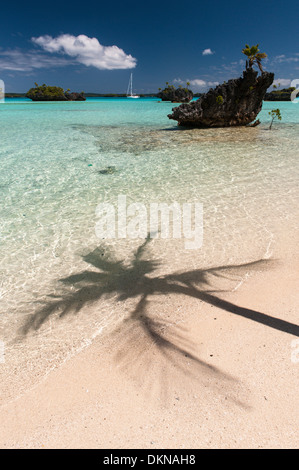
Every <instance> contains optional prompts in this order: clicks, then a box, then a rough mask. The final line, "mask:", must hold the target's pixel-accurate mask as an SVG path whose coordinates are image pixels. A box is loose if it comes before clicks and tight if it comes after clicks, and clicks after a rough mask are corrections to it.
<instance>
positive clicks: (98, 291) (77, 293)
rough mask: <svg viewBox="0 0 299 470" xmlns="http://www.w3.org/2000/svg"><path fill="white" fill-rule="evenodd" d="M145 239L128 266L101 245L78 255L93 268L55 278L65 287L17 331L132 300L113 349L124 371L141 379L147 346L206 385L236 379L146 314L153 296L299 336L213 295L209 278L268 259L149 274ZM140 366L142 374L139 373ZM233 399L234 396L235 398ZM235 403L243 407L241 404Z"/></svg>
mask: <svg viewBox="0 0 299 470" xmlns="http://www.w3.org/2000/svg"><path fill="white" fill-rule="evenodd" d="M149 242H150V238H149V236H148V237H147V239H146V240H145V242H144V243H143V244H142V245H141V246H139V248H138V249H137V251H136V252H135V253H134V256H133V259H132V261H131V263H130V264H129V265H128V264H126V263H125V262H124V261H117V260H114V259H113V257H112V256H109V255H107V254H106V250H105V248H104V247H102V248H101V247H98V248H96V249H95V250H94V251H92V252H91V253H89V254H87V255H85V256H83V259H84V261H85V262H86V263H88V264H89V265H90V266H92V267H93V268H95V269H96V270H85V271H82V272H80V273H78V274H74V275H71V276H69V277H67V278H64V279H60V282H62V284H63V285H64V286H65V292H63V293H62V294H61V295H60V296H54V295H52V296H50V297H49V299H48V301H46V302H45V304H44V305H43V306H42V307H41V308H40V309H39V310H38V311H37V312H36V313H34V314H33V315H32V316H31V317H30V318H29V319H28V320H27V321H26V323H25V324H24V325H23V327H22V329H21V334H22V335H27V334H29V333H30V331H34V330H38V329H39V328H40V327H41V326H42V325H43V324H44V323H45V322H46V321H47V320H48V319H49V318H50V317H51V316H54V315H57V314H59V317H60V318H62V317H64V316H66V315H70V314H76V313H78V312H80V310H81V309H82V308H83V307H84V306H85V305H87V304H90V303H93V302H97V301H99V300H100V299H102V298H109V297H115V296H116V299H117V301H125V300H127V299H137V302H136V305H135V308H133V309H132V311H131V312H130V313H129V314H128V317H127V318H126V320H125V322H124V323H123V324H122V326H121V334H119V335H118V338H119V340H118V343H117V349H118V352H116V360H117V361H118V363H119V364H121V365H122V366H123V367H124V368H125V369H126V370H129V369H130V368H131V369H132V367H134V368H135V376H136V377H137V376H138V375H139V376H140V375H143V377H146V375H147V374H146V369H147V368H148V370H149V369H150V368H151V363H150V362H148V363H147V362H146V360H143V361H142V363H141V362H140V358H141V357H142V356H144V355H145V354H146V351H147V350H148V349H149V348H152V347H154V348H155V349H156V350H157V351H158V352H159V355H160V357H162V358H163V360H164V363H166V362H168V363H172V364H173V363H174V362H175V366H176V368H177V369H180V370H181V372H182V373H184V374H187V373H188V374H191V373H192V372H191V370H190V368H189V370H187V368H186V362H188V363H189V364H190V363H192V364H193V366H194V367H193V369H192V370H193V371H194V370H196V368H197V370H199V371H200V372H201V374H202V375H205V376H206V377H207V380H208V382H209V385H211V380H210V379H211V376H212V377H213V378H214V379H215V378H216V377H217V378H218V379H222V380H224V381H235V379H233V378H232V377H230V376H228V375H227V374H225V373H223V372H222V371H220V370H219V369H218V368H216V367H214V366H212V365H210V364H208V363H206V362H204V361H203V360H201V359H200V358H199V357H198V354H197V353H196V352H195V345H194V344H190V341H188V340H187V338H186V332H185V331H184V329H183V328H182V327H181V326H179V325H178V324H175V325H174V323H171V322H169V321H168V320H166V319H164V318H162V317H158V316H157V315H156V316H154V315H153V314H152V313H148V310H149V309H148V306H149V304H150V303H151V302H153V298H155V296H159V295H167V294H168V295H169V294H181V295H184V296H188V297H192V298H195V299H199V300H201V301H202V302H205V303H206V304H208V305H212V306H216V307H218V308H220V309H222V310H224V311H226V312H230V313H233V314H235V315H239V316H242V317H245V318H247V319H249V320H251V321H255V322H258V323H261V324H263V325H266V326H268V327H270V328H274V329H276V330H280V331H282V332H285V333H290V334H292V335H296V336H299V326H298V325H295V324H293V323H289V322H287V321H284V320H281V319H279V318H275V317H272V316H270V315H267V314H264V313H261V312H258V311H255V310H251V309H247V308H245V307H240V306H238V305H235V304H233V303H231V302H229V301H226V300H224V299H222V298H220V297H219V295H217V293H218V292H224V290H223V289H221V290H218V291H217V290H216V289H215V288H214V282H212V280H213V279H217V278H226V279H227V278H229V275H230V274H231V273H232V272H234V273H237V274H238V275H239V274H242V273H245V272H247V271H248V270H249V269H250V270H252V269H256V268H257V269H261V268H262V267H263V266H264V265H267V266H268V265H269V264H270V263H271V260H258V261H255V262H251V263H246V264H242V265H226V266H218V267H213V268H209V269H203V270H201V269H196V270H191V271H187V272H183V273H173V274H169V275H165V276H154V274H153V273H154V271H155V270H156V269H157V268H158V266H159V263H158V261H156V260H151V259H144V256H145V253H146V249H147V245H148V243H149ZM70 287H71V289H70ZM74 289H75V290H74ZM136 345H137V346H136ZM138 345H139V346H138ZM136 348H137V349H136ZM136 351H137V353H136ZM136 354H137V356H138V357H136ZM141 368H142V372H143V374H141ZM160 373H161V374H163V382H164V383H165V381H166V375H165V368H164V369H163V370H162V369H161V370H160ZM203 373H204V374H203ZM209 377H210V379H209ZM218 379H217V380H216V379H215V380H214V381H213V383H214V384H218ZM142 380H143V379H142ZM161 383H162V380H161ZM215 386H216V387H217V388H218V389H220V388H221V387H220V385H219V384H218V385H215ZM234 401H235V402H237V401H238V400H237V399H234ZM239 405H240V406H242V404H241V403H239Z"/></svg>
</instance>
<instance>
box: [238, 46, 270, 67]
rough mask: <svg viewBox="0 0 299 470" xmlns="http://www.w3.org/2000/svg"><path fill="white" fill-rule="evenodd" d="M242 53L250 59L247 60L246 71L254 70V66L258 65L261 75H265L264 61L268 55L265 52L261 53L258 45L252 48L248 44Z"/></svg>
mask: <svg viewBox="0 0 299 470" xmlns="http://www.w3.org/2000/svg"><path fill="white" fill-rule="evenodd" d="M242 52H243V54H245V55H246V57H248V60H246V69H248V68H252V67H253V65H255V64H256V65H257V66H258V68H259V69H260V71H261V73H263V67H262V59H265V58H266V57H267V54H266V53H265V52H260V51H259V45H258V44H257V45H256V46H251V47H250V46H249V45H248V44H246V45H245V47H244V49H242Z"/></svg>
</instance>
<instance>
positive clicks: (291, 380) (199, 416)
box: [0, 253, 299, 449]
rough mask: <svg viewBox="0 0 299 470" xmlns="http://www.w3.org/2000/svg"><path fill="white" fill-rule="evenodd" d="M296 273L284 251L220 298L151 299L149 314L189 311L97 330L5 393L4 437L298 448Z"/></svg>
mask: <svg viewBox="0 0 299 470" xmlns="http://www.w3.org/2000/svg"><path fill="white" fill-rule="evenodd" d="M297 280H298V259H297V258H296V257H294V255H293V254H292V253H288V254H287V255H286V258H285V260H284V261H283V262H282V261H275V262H273V264H271V265H270V267H269V266H268V267H266V268H263V269H260V268H257V269H256V270H255V272H253V273H251V275H250V276H249V278H248V279H247V280H246V282H244V283H243V284H241V285H240V286H239V287H238V289H237V290H235V291H234V292H227V293H225V294H221V295H219V298H221V299H223V300H225V301H227V302H229V304H226V303H225V302H224V303H223V302H222V303H221V307H222V308H219V307H217V306H215V305H212V304H209V303H208V302H204V301H202V300H200V299H198V298H195V297H194V298H192V297H191V296H185V295H180V294H173V295H171V296H169V295H167V294H166V295H165V296H163V297H164V298H163V297H161V298H160V299H159V302H157V300H156V299H155V301H153V302H152V303H151V302H150V301H149V304H148V307H147V313H148V317H149V318H150V317H151V315H154V314H155V312H157V309H159V310H161V308H163V313H164V315H163V317H164V318H166V316H167V315H169V317H171V315H173V314H174V313H178V312H180V311H181V312H184V315H183V316H182V318H183V321H182V322H179V321H178V322H176V324H175V325H172V326H169V327H167V328H163V326H162V327H161V328H162V329H161V330H159V335H160V334H161V336H158V333H157V332H158V330H156V333H157V336H156V338H155V336H152V337H150V336H149V334H148V331H146V329H144V328H141V327H140V322H139V323H138V321H137V320H136V321H134V320H130V321H128V322H125V323H122V324H121V325H120V326H119V328H118V329H117V331H113V332H111V331H110V332H106V334H103V335H102V336H98V337H97V339H95V341H94V342H93V344H92V345H91V346H89V347H87V348H86V349H84V350H83V351H82V352H80V353H79V354H77V355H76V356H75V357H73V358H71V359H70V360H69V361H66V362H65V363H64V364H63V365H62V366H60V367H58V368H57V369H55V370H53V371H52V372H51V373H50V374H48V375H47V376H46V377H45V378H43V379H42V380H41V381H40V382H39V383H38V384H37V385H36V386H35V387H34V388H33V389H31V390H29V391H27V392H26V393H24V394H23V395H22V396H21V397H19V398H18V399H15V400H11V401H10V402H8V403H4V405H3V406H2V407H1V411H0V418H1V423H2V426H1V431H0V447H1V448H106V449H113V448H114V449H116V448H119V449H121V448H123V449H126V448H127V449H130V448H133V449H134V448H135V449H136V448H145V449H155V448H156V449H162V448H166V449H167V448H168V449H169V448H174V449H184V448H198V449H201V448H298V432H297V431H298V419H299V412H298V385H299V381H298V379H299V353H296V348H295V346H296V344H295V343H292V341H294V340H296V338H298V326H297V327H296V326H295V325H296V324H297V325H298V314H297V311H298V309H297V306H298V300H299V299H298V288H297V287H298V286H297ZM231 303H233V304H234V305H236V306H238V307H241V309H240V308H239V309H238V308H237V309H236V313H232V312H229V311H227V310H226V305H231ZM161 306H162V307H161ZM246 316H249V317H251V318H246ZM273 317H275V318H276V319H280V320H281V321H278V322H277V321H275V320H273ZM151 318H152V317H151ZM297 348H298V346H297Z"/></svg>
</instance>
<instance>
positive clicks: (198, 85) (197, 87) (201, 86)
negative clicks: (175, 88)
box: [173, 78, 219, 92]
mask: <svg viewBox="0 0 299 470" xmlns="http://www.w3.org/2000/svg"><path fill="white" fill-rule="evenodd" d="M187 82H189V83H190V87H191V89H192V90H193V91H195V92H197V91H204V90H207V89H208V88H211V87H214V86H217V85H219V82H216V81H215V82H214V81H206V80H202V79H201V78H194V79H193V80H189V79H186V80H182V79H181V78H175V79H174V80H173V83H175V84H178V85H184V86H186V83H187Z"/></svg>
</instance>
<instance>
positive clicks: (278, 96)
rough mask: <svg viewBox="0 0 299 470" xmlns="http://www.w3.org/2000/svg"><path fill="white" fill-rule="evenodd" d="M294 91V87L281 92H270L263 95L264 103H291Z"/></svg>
mask: <svg viewBox="0 0 299 470" xmlns="http://www.w3.org/2000/svg"><path fill="white" fill-rule="evenodd" d="M294 90H296V88H294V87H290V88H283V89H282V90H275V89H274V90H272V91H270V92H268V93H266V94H265V98H264V100H265V101H291V94H292V91H294Z"/></svg>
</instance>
